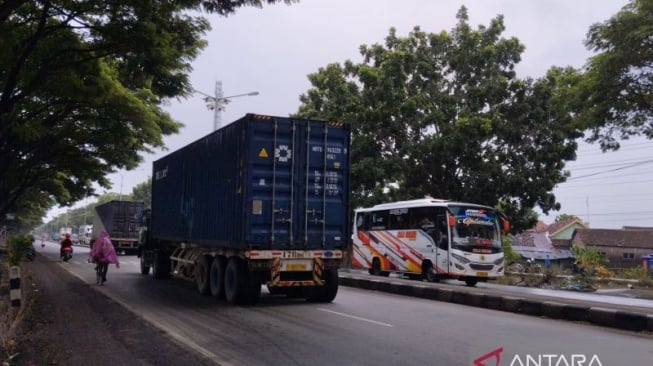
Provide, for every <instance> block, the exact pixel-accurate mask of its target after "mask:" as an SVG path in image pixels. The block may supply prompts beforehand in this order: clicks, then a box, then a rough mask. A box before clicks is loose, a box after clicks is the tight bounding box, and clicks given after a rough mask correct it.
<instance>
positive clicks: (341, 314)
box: [317, 308, 394, 327]
mask: <svg viewBox="0 0 653 366" xmlns="http://www.w3.org/2000/svg"><path fill="white" fill-rule="evenodd" d="M317 310H321V311H326V312H327V313H331V314H336V315H340V316H344V317H347V318H352V319H356V320H361V321H364V322H368V323H372V324H378V325H383V326H384V327H394V325H392V324H388V323H383V322H379V321H376V320H371V319H366V318H361V317H360V316H355V315H349V314H344V313H339V312H337V311H333V310H327V309H322V308H318V309H317Z"/></svg>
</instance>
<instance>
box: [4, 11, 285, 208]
mask: <svg viewBox="0 0 653 366" xmlns="http://www.w3.org/2000/svg"><path fill="white" fill-rule="evenodd" d="M280 1H281V0H204V1H201V0H189V1H143V0H118V1H111V2H106V1H99V0H89V1H65V0H44V1H19V0H18V1H17V0H11V1H4V2H2V3H0V49H2V50H3V51H2V52H0V166H2V168H3V169H2V170H0V217H2V218H3V217H4V216H5V213H7V212H15V211H16V210H17V209H18V208H19V207H18V206H19V205H25V204H27V203H28V202H26V200H28V199H29V198H30V197H32V198H35V199H36V200H41V199H42V198H43V197H42V196H45V197H46V199H45V200H41V201H38V202H42V203H47V204H49V205H52V204H54V203H56V204H60V205H69V204H71V203H73V202H75V201H77V200H79V199H82V198H84V197H86V196H87V195H89V194H93V192H94V188H93V185H94V183H97V184H99V185H100V186H101V187H105V188H108V187H109V186H110V182H109V181H108V180H107V179H106V175H107V174H108V173H111V172H113V171H115V170H116V169H131V168H134V167H135V166H137V165H138V163H139V162H140V161H141V157H140V153H141V152H144V151H145V152H150V151H152V150H153V149H154V148H162V147H164V146H163V138H162V136H164V135H169V134H173V133H176V132H178V130H179V127H180V126H181V124H180V123H179V122H177V121H174V120H173V119H172V118H171V117H170V115H169V114H168V113H166V112H165V111H164V110H163V109H162V105H164V103H166V102H167V101H168V100H170V99H171V98H179V97H186V96H188V95H190V94H191V92H192V86H191V85H190V83H189V77H188V75H189V72H190V71H191V66H190V64H191V62H192V60H193V59H195V57H196V56H197V55H198V54H199V52H200V51H201V50H202V49H203V48H204V47H205V45H206V42H205V41H204V40H202V38H201V37H202V36H203V35H204V34H205V32H206V31H207V30H208V29H209V23H208V21H207V20H206V19H205V18H203V17H202V16H199V15H194V14H200V12H199V11H201V10H204V11H206V12H208V13H217V14H220V15H228V14H231V13H233V12H234V11H235V10H236V9H237V8H239V7H241V6H259V7H260V6H262V4H265V3H269V4H273V3H277V2H280ZM283 1H284V2H285V3H292V2H293V1H292V0H283ZM21 200H22V201H21ZM29 202H30V203H34V204H36V205H38V204H39V203H38V202H37V201H33V200H29Z"/></svg>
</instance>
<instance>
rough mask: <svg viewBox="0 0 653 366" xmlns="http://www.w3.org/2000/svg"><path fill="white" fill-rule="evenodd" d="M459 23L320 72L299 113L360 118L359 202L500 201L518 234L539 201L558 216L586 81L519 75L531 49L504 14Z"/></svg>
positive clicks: (364, 50) (553, 73) (463, 16)
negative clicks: (570, 107) (572, 85)
mask: <svg viewBox="0 0 653 366" xmlns="http://www.w3.org/2000/svg"><path fill="white" fill-rule="evenodd" d="M457 18H458V23H457V25H456V27H455V28H454V29H453V30H452V31H451V32H449V33H447V32H441V33H437V34H428V33H425V32H423V31H421V30H420V28H419V27H416V28H414V29H413V31H412V32H410V34H409V35H408V36H407V37H405V38H402V37H398V36H397V34H396V32H395V30H394V29H391V30H390V32H389V35H388V36H387V37H386V39H385V44H383V45H381V44H374V45H372V46H365V45H363V46H361V47H360V52H361V55H362V57H363V60H362V62H361V63H359V64H355V63H354V62H352V61H346V62H344V64H342V65H340V64H332V65H328V66H326V67H324V68H320V69H319V70H318V72H317V73H314V74H311V75H309V76H308V78H309V80H310V82H311V84H312V88H311V89H309V90H308V91H307V92H306V93H305V94H303V95H302V96H301V97H300V99H301V102H302V105H301V106H300V108H299V111H298V113H297V115H300V116H304V117H314V118H323V119H329V120H344V121H347V122H351V123H352V136H353V137H352V149H351V154H352V189H353V197H352V199H353V202H354V207H355V206H357V205H369V204H373V203H378V202H379V201H389V200H396V199H408V198H418V197H423V196H425V195H431V196H434V197H439V198H449V199H454V200H463V201H471V202H477V203H483V204H488V205H497V204H499V203H501V207H502V209H503V210H504V212H505V213H506V214H508V216H509V217H510V218H511V221H512V222H513V228H514V229H515V230H521V229H523V228H527V227H531V226H532V225H533V224H534V223H535V221H536V219H537V216H536V215H532V208H533V207H535V206H536V205H537V206H539V207H540V208H541V209H542V211H543V212H545V213H547V212H548V211H549V210H552V209H554V210H557V209H559V207H560V205H559V203H557V202H556V200H555V196H554V195H553V193H552V190H553V188H554V187H555V185H556V184H558V183H560V182H563V181H564V180H565V179H566V176H567V173H565V172H564V171H563V169H564V166H565V161H567V160H572V159H575V151H576V147H577V145H576V142H575V139H576V138H577V137H579V136H580V132H579V131H578V130H576V129H575V128H574V127H573V126H572V125H571V124H570V116H569V114H568V113H567V112H566V110H565V109H564V108H563V107H564V104H561V103H563V102H564V101H565V100H564V98H563V97H564V93H563V92H562V91H561V90H560V89H561V88H562V87H563V86H564V85H565V83H567V82H568V81H569V79H570V78H572V77H573V76H575V74H574V72H573V70H567V69H559V68H556V69H552V70H550V71H549V72H548V73H547V75H546V76H545V77H543V78H541V79H538V80H531V79H526V80H522V79H518V78H517V77H516V75H515V71H514V68H515V65H516V64H517V63H518V62H519V61H520V57H521V53H522V52H523V50H524V46H523V45H522V44H521V43H520V42H519V41H518V40H517V39H516V38H502V37H501V35H502V33H503V32H504V30H505V27H504V24H503V17H502V16H497V17H496V18H494V19H492V20H491V22H490V25H489V26H483V25H481V26H479V27H478V29H476V30H474V29H472V28H471V27H470V26H469V24H468V15H467V10H466V8H465V7H462V8H461V9H460V11H459V12H458V15H457Z"/></svg>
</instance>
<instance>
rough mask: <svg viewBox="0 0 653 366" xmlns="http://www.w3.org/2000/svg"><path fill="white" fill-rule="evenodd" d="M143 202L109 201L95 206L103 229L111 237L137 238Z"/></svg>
mask: <svg viewBox="0 0 653 366" xmlns="http://www.w3.org/2000/svg"><path fill="white" fill-rule="evenodd" d="M143 208H144V204H143V202H138V201H118V200H114V201H109V202H106V203H103V204H101V205H98V206H96V207H95V212H96V213H97V215H98V217H99V218H100V220H101V221H102V226H103V227H104V230H106V231H107V233H109V235H110V236H111V237H112V238H132V239H134V238H136V239H137V238H138V230H139V225H140V217H141V215H142V213H143Z"/></svg>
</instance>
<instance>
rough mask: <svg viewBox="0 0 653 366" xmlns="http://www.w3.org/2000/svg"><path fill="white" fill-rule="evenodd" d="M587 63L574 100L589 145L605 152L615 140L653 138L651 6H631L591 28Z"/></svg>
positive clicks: (640, 1) (636, 1) (650, 1)
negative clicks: (635, 137)
mask: <svg viewBox="0 0 653 366" xmlns="http://www.w3.org/2000/svg"><path fill="white" fill-rule="evenodd" d="M585 44H586V45H587V47H588V48H589V49H591V50H593V51H595V52H597V54H596V55H595V56H593V57H592V58H590V60H589V62H588V66H587V70H586V73H585V76H586V77H585V79H584V80H583V82H582V83H581V84H580V85H579V88H578V94H577V96H576V98H577V103H578V105H579V109H580V120H581V121H582V123H583V124H584V125H585V126H588V127H589V128H590V129H591V134H589V141H590V142H595V141H598V142H599V143H600V144H601V147H602V148H603V149H604V150H610V149H618V148H619V140H620V139H627V138H628V137H630V136H635V135H644V136H646V137H647V138H649V139H652V138H653V0H631V1H630V2H629V3H628V4H627V5H626V6H625V7H624V8H622V9H621V11H619V12H618V13H617V14H616V15H614V16H613V17H611V18H610V19H609V20H607V21H605V22H603V23H597V24H594V25H592V26H591V27H590V30H589V32H588V34H587V39H586V41H585Z"/></svg>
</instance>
